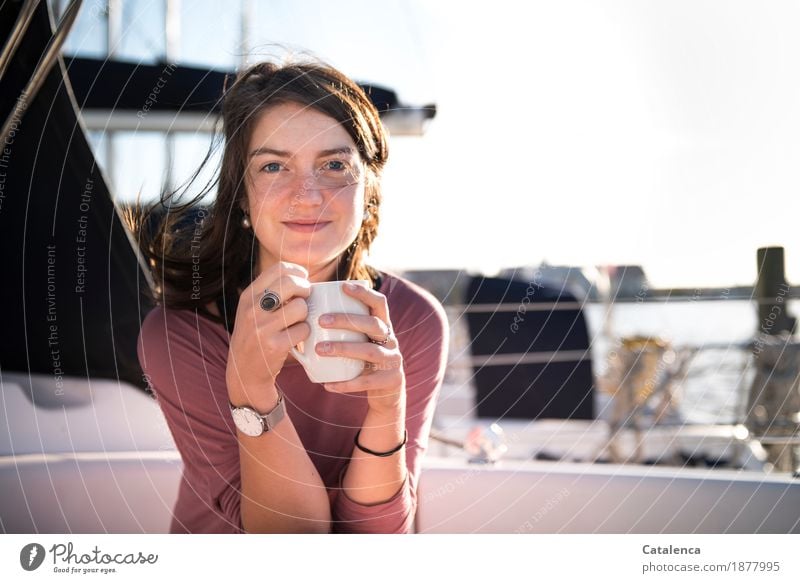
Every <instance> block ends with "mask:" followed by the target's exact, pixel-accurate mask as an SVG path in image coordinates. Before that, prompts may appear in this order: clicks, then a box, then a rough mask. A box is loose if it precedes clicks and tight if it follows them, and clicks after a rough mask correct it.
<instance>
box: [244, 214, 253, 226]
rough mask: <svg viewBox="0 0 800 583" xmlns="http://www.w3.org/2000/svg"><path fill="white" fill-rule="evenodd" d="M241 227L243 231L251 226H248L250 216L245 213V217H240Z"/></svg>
mask: <svg viewBox="0 0 800 583" xmlns="http://www.w3.org/2000/svg"><path fill="white" fill-rule="evenodd" d="M242 226H243V227H244V228H245V229H249V228H250V227H251V226H252V225H251V224H250V215H248V214H247V213H245V215H244V216H243V217H242Z"/></svg>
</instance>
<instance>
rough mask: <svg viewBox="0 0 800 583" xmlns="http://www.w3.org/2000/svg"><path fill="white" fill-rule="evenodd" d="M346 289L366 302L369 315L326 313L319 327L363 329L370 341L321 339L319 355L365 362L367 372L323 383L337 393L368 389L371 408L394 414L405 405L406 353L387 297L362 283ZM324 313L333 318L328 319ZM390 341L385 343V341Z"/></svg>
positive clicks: (321, 317)
mask: <svg viewBox="0 0 800 583" xmlns="http://www.w3.org/2000/svg"><path fill="white" fill-rule="evenodd" d="M343 289H344V292H345V293H346V294H347V295H349V296H352V297H354V298H356V299H357V300H359V301H361V302H363V303H364V304H366V306H367V307H368V308H369V311H370V314H369V315H356V314H323V315H322V316H320V322H319V323H320V326H321V327H323V328H338V329H344V330H353V331H355V332H362V333H364V334H366V335H367V337H368V338H369V339H370V340H369V341H367V342H319V343H317V345H316V350H317V354H319V355H321V356H345V357H348V358H355V359H358V360H363V361H364V372H362V373H361V375H359V376H358V377H356V378H354V379H353V380H350V381H342V382H338V383H324V384H323V386H324V387H325V390H327V391H331V392H335V393H356V392H359V391H366V392H367V399H368V401H369V407H370V409H372V410H373V411H375V412H379V413H394V412H397V411H401V410H403V409H404V408H405V402H406V376H405V372H404V371H403V355H402V354H400V349H399V345H398V343H397V338H395V336H394V332H393V331H392V322H391V320H390V319H389V307H388V305H387V303H386V296H384V295H383V294H382V293H380V292H377V291H374V290H372V289H368V288H366V287H364V286H362V285H358V284H355V285H352V288H351V287H350V286H349V285H348V284H345V285H344V286H343ZM325 316H328V317H330V318H329V319H328V320H326V319H325ZM387 338H388V341H387V342H386V343H385V344H383V343H382V341H383V340H385V339H387ZM326 350H327V351H326Z"/></svg>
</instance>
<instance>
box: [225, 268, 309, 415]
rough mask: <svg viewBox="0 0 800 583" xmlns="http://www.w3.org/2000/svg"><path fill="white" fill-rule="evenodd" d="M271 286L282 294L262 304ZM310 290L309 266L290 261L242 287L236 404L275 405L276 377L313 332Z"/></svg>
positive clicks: (233, 366)
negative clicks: (276, 303)
mask: <svg viewBox="0 0 800 583" xmlns="http://www.w3.org/2000/svg"><path fill="white" fill-rule="evenodd" d="M265 289H269V290H271V291H274V292H275V293H277V294H278V296H280V298H281V306H280V307H279V308H278V309H277V310H274V311H272V312H265V311H264V310H263V309H261V306H260V305H259V302H260V301H261V298H262V297H263V295H264V290H265ZM310 294H311V283H310V282H309V280H308V271H307V270H306V268H305V267H302V266H301V265H298V264H296V263H288V262H285V261H284V262H278V263H276V264H275V265H272V266H271V267H269V268H268V269H266V270H264V272H263V273H260V274H259V275H258V277H256V278H255V280H253V282H252V283H251V284H250V285H249V286H248V287H247V288H245V290H244V291H243V292H242V294H241V296H240V297H239V306H238V308H237V309H236V324H235V325H234V328H233V334H232V335H231V341H230V346H229V348H228V365H227V369H226V372H225V376H226V381H227V384H228V396H229V397H230V400H231V402H232V403H233V404H234V405H239V404H249V405H250V406H255V407H258V406H259V404H262V405H268V404H272V405H274V403H275V399H276V392H275V378H276V377H277V376H278V373H280V371H281V369H282V368H283V365H284V363H285V362H286V358H287V356H288V355H289V351H290V350H291V348H292V347H293V346H295V345H296V344H298V343H300V342H303V341H304V340H306V339H307V338H308V336H309V334H310V333H311V327H310V326H309V325H308V323H307V322H306V321H305V319H306V317H307V315H308V306H307V305H306V299H307V298H308V296H309V295H310Z"/></svg>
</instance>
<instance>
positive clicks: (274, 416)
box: [228, 390, 286, 433]
mask: <svg viewBox="0 0 800 583" xmlns="http://www.w3.org/2000/svg"><path fill="white" fill-rule="evenodd" d="M228 405H229V406H230V409H231V411H233V410H235V409H248V410H249V411H252V412H253V413H254V414H255V415H256V416H257V417H260V418H261V421H262V426H263V430H264V431H263V432H262V433H266V432H267V431H272V430H273V429H274V428H275V426H276V425H278V423H280V422H281V420H282V419H283V418H284V417H285V416H286V402H285V400H284V398H283V392H281V391H280V390H278V404H277V405H275V407H273V408H272V410H271V411H270V412H268V413H264V414H262V413H259V412H258V411H256V410H255V409H253V408H252V407H250V406H247V405H243V406H239V407H237V406H235V405H234V404H233V403H230V402H229V403H228Z"/></svg>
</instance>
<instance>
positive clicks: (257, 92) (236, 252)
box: [128, 62, 389, 330]
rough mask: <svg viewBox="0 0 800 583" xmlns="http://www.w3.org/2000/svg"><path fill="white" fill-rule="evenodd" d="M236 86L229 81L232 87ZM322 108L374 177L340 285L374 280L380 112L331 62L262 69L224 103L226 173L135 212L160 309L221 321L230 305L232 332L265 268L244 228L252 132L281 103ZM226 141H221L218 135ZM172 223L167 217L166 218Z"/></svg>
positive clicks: (343, 260)
mask: <svg viewBox="0 0 800 583" xmlns="http://www.w3.org/2000/svg"><path fill="white" fill-rule="evenodd" d="M226 85H227V82H226ZM287 102H291V103H297V104H300V105H302V106H307V107H311V108H314V109H316V110H318V111H320V112H321V113H324V114H325V115H328V116H329V117H331V118H333V119H335V120H336V121H338V122H339V123H340V124H341V125H342V127H343V128H344V129H345V130H346V131H347V133H348V134H349V135H350V137H351V138H352V139H353V141H354V142H355V144H356V146H357V148H358V151H359V154H360V156H361V159H362V161H363V162H364V164H365V166H366V168H367V173H366V176H367V180H366V184H365V201H366V209H365V210H368V211H369V218H367V219H365V220H364V221H363V223H362V225H361V229H360V231H359V233H358V235H357V237H356V239H355V240H354V241H353V244H352V245H350V246H349V247H348V248H347V250H346V251H345V252H343V253H342V256H341V257H340V260H339V263H338V265H337V270H336V279H339V280H343V279H368V280H370V281H372V282H373V283H374V282H375V280H376V279H377V278H378V274H377V272H376V271H375V269H373V268H372V267H369V266H367V265H366V264H365V263H364V257H365V254H366V253H367V252H368V250H369V247H370V245H371V244H372V241H373V240H374V239H375V236H376V235H377V230H378V221H379V216H378V211H379V208H380V202H381V192H380V175H381V172H382V170H383V167H384V165H385V164H386V160H387V158H388V153H389V152H388V143H387V136H386V132H385V129H384V128H383V125H382V124H381V121H380V118H379V116H378V111H377V110H376V108H375V106H374V105H373V104H372V102H371V101H370V99H369V98H368V97H367V95H366V94H365V93H364V91H363V90H362V89H361V88H360V87H359V86H358V85H357V84H355V83H354V82H353V81H351V80H350V79H348V78H347V77H346V76H344V75H343V74H342V73H340V72H339V71H337V70H336V69H334V68H332V67H330V66H327V65H325V64H322V63H318V62H317V63H294V64H289V65H284V66H279V65H276V64H273V63H270V62H264V63H258V64H256V65H253V66H251V67H249V68H248V69H246V70H244V71H243V72H241V73H239V74H238V75H237V77H236V78H235V80H234V81H233V83H232V84H230V86H229V87H226V89H225V91H224V95H223V97H222V113H221V118H222V126H223V133H224V149H223V155H222V162H221V165H220V168H219V173H218V175H217V176H216V178H215V179H214V180H213V181H211V182H209V183H208V184H206V185H205V187H204V188H203V189H202V191H201V192H200V193H199V194H197V196H195V197H194V198H193V199H192V200H190V201H189V202H185V203H180V202H178V198H179V196H178V191H174V192H170V193H164V194H162V196H161V200H160V201H157V202H155V203H153V204H152V205H150V206H149V207H145V208H140V209H139V210H136V209H135V208H134V209H132V210H131V211H129V213H128V220H129V224H130V225H131V227H132V229H133V231H134V233H135V236H136V237H137V239H138V241H139V247H140V249H141V251H142V253H143V255H144V257H145V259H146V260H147V263H148V265H149V267H150V269H151V271H152V277H153V282H154V283H153V289H152V290H151V291H152V295H153V298H152V300H153V301H154V302H155V303H158V304H161V305H163V306H165V307H168V308H175V309H196V310H197V311H198V312H200V313H202V314H203V315H205V316H207V317H209V318H211V319H212V320H215V321H220V318H217V317H216V316H214V315H213V314H212V313H210V312H209V311H208V308H207V304H209V303H212V302H216V301H218V300H220V299H222V300H223V304H224V306H225V313H223V314H222V317H223V319H227V322H224V323H225V324H226V326H227V327H228V329H229V330H232V329H233V317H234V316H235V306H236V304H237V303H238V293H237V289H238V288H244V287H247V286H248V285H250V283H251V282H252V280H253V275H254V269H255V267H256V265H257V253H258V245H257V244H256V243H257V242H256V241H255V237H254V234H253V231H252V230H251V229H245V228H243V227H242V225H241V221H242V218H243V216H244V214H243V213H244V211H243V210H242V206H243V202H244V201H245V200H246V196H247V195H246V190H245V187H244V184H245V180H244V176H245V165H246V161H247V146H248V143H249V140H250V137H251V134H252V131H253V126H254V125H255V122H256V121H257V120H258V118H259V114H260V113H262V112H263V111H264V110H265V109H267V108H269V107H272V106H274V105H278V104H281V103H287ZM216 137H217V138H218V136H216ZM218 143H219V140H218V139H216V140H214V142H212V146H211V148H210V149H209V152H208V154H207V155H206V157H205V159H204V160H203V163H202V164H201V166H200V168H198V170H197V171H196V172H195V173H194V175H193V176H192V178H191V179H190V180H189V182H188V186H184V187H183V188H182V189H183V190H184V192H185V190H186V189H188V187H189V186H191V184H193V183H194V182H195V181H196V179H197V177H198V175H199V174H200V172H201V170H202V168H203V167H204V166H205V165H206V164H208V162H209V160H210V158H211V156H212V154H213V152H214V150H215V148H216V147H218ZM215 184H216V185H217V197H216V200H215V201H214V203H213V205H212V206H211V208H210V209H209V210H208V211H206V210H205V209H203V208H202V207H201V206H200V205H199V201H200V199H201V198H202V197H203V196H205V195H206V194H208V193H209V192H210V191H211V190H212V189H213V187H214V185H215ZM161 215H163V217H162V216H161Z"/></svg>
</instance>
